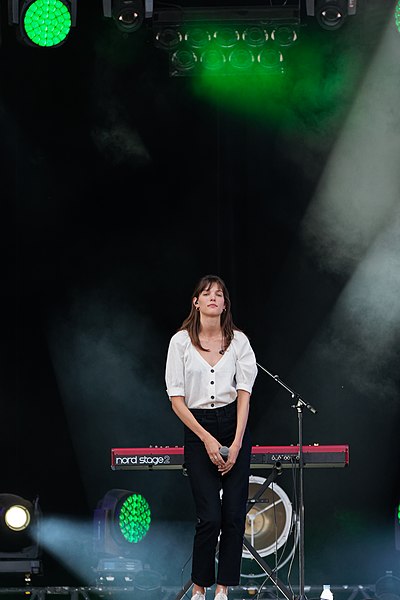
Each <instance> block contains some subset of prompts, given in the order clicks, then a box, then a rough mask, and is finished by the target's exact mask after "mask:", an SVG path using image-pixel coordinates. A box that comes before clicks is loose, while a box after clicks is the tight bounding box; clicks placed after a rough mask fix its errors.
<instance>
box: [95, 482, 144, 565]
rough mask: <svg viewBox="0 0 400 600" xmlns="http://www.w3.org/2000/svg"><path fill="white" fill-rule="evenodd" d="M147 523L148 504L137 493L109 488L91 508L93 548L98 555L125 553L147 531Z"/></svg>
mask: <svg viewBox="0 0 400 600" xmlns="http://www.w3.org/2000/svg"><path fill="white" fill-rule="evenodd" d="M150 524H151V511H150V506H149V503H148V502H147V500H146V499H145V498H144V497H143V496H142V495H141V494H139V493H137V492H133V491H130V490H123V489H112V490H109V491H108V492H107V493H106V494H105V496H104V497H103V498H102V499H101V500H100V501H99V502H98V504H97V508H96V509H95V511H94V547H95V550H96V552H97V553H98V554H99V555H100V556H105V555H107V556H125V557H129V556H130V554H131V552H132V548H133V546H134V544H137V543H138V542H140V541H141V540H142V539H143V538H144V537H145V536H146V534H147V533H148V531H149V529H150Z"/></svg>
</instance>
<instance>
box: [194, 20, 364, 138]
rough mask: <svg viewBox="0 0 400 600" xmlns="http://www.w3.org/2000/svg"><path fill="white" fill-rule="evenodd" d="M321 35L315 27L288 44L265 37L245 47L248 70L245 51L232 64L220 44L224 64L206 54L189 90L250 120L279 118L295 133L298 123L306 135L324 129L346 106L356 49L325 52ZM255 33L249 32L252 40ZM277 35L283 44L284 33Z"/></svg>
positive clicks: (352, 85) (353, 80)
mask: <svg viewBox="0 0 400 600" xmlns="http://www.w3.org/2000/svg"><path fill="white" fill-rule="evenodd" d="M268 33H269V32H268ZM269 35H270V34H269ZM324 35H325V32H324V31H322V32H320V31H318V30H317V31H316V32H315V33H313V34H312V35H311V36H310V35H309V36H308V37H302V36H301V35H299V37H298V38H297V39H296V40H295V42H294V43H293V44H292V45H291V46H290V47H287V46H284V45H281V44H279V43H278V42H277V41H272V40H271V38H270V37H269V39H267V41H266V43H264V44H263V45H262V47H261V48H260V47H256V48H251V47H250V48H249V49H250V50H251V51H252V52H253V54H254V56H255V61H254V62H253V63H252V66H250V68H249V69H245V68H244V67H245V65H246V64H247V61H246V60H245V55H243V56H242V57H241V58H242V63H241V64H242V65H243V69H239V68H236V69H235V68H233V66H232V64H231V62H229V54H230V52H232V50H231V51H230V52H229V51H225V50H222V49H220V51H222V52H223V53H224V54H225V55H226V62H225V64H221V63H222V62H223V59H222V60H221V59H220V58H219V56H220V55H217V54H212V55H211V56H210V58H211V60H210V65H209V68H206V61H205V60H203V59H201V64H202V66H203V68H201V69H198V70H197V76H196V77H193V78H192V86H193V91H194V93H196V95H197V96H198V97H200V98H203V99H207V100H208V101H209V102H211V103H213V104H216V105H219V106H221V107H223V109H224V110H227V111H229V112H231V113H237V114H239V115H243V116H246V118H249V119H254V121H255V122H256V121H257V122H259V121H260V120H261V121H262V122H265V123H276V124H277V123H279V124H280V126H281V127H282V128H283V129H285V130H287V131H295V132H297V131H298V130H299V126H300V127H301V130H302V131H303V132H304V134H305V135H308V136H310V137H312V136H313V135H315V133H316V132H318V131H321V128H322V129H323V130H324V131H328V130H329V129H330V128H335V127H336V125H337V123H338V122H339V121H340V119H341V118H342V117H343V115H344V114H345V113H346V111H347V110H348V109H349V106H350V105H351V101H352V95H353V93H354V89H355V85H356V83H357V70H358V68H359V62H358V60H359V58H360V57H359V55H357V54H356V52H354V53H351V52H348V53H342V54H340V53H339V54H336V55H334V56H333V55H332V53H330V54H328V53H327V50H326V48H325V46H324V44H325V38H324V37H323V36H324ZM259 37H260V34H259V33H256V32H255V33H254V38H255V40H257V39H259ZM274 37H276V36H274ZM283 38H284V39H283V41H284V43H286V41H287V39H288V38H289V35H288V36H286V37H285V36H283ZM242 43H243V42H241V43H240V44H239V45H238V47H240V46H241V45H242ZM327 55H328V59H327ZM206 56H207V55H206ZM214 63H215V65H214ZM249 63H250V61H249ZM213 66H215V69H214V70H213V69H212V67H213ZM225 75H226V76H225ZM228 75H229V76H228Z"/></svg>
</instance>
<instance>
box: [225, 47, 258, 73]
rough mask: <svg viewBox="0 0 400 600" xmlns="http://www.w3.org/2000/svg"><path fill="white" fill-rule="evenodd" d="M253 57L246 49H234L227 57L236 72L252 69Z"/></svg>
mask: <svg viewBox="0 0 400 600" xmlns="http://www.w3.org/2000/svg"><path fill="white" fill-rule="evenodd" d="M253 62H254V56H253V53H252V51H251V50H249V49H248V48H234V49H233V50H232V52H231V53H230V55H229V63H230V64H231V66H232V67H233V68H234V69H236V70H238V71H246V70H247V69H250V67H252V65H253Z"/></svg>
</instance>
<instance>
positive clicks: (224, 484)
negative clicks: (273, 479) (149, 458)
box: [185, 402, 251, 587]
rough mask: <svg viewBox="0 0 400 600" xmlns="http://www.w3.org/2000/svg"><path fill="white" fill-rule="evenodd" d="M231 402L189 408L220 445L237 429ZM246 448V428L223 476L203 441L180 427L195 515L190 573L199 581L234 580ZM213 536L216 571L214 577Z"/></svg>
mask: <svg viewBox="0 0 400 600" xmlns="http://www.w3.org/2000/svg"><path fill="white" fill-rule="evenodd" d="M236 408H237V405H236V402H234V403H232V404H229V405H228V406H224V407H221V408H215V409H193V410H192V411H191V412H192V413H193V415H194V416H195V418H196V419H197V420H198V421H199V423H200V424H201V425H202V426H203V427H204V429H206V430H207V431H209V432H210V433H211V434H212V435H213V436H214V437H215V438H216V439H217V440H218V441H219V442H220V443H221V444H222V445H223V446H230V445H231V443H232V442H233V439H234V437H235V433H236ZM250 454H251V439H250V433H249V431H248V428H246V431H245V434H244V436H243V442H242V448H241V449H240V452H239V455H238V458H237V461H236V463H235V465H234V466H233V467H232V469H231V470H230V471H229V472H228V473H227V474H226V475H224V476H222V475H220V473H219V472H218V468H217V467H216V465H214V464H213V463H212V462H211V460H210V459H209V457H208V454H207V452H206V449H205V446H204V444H203V442H202V441H201V440H200V439H199V438H198V437H197V436H196V435H195V434H194V433H193V432H192V431H191V430H190V429H189V428H188V427H185V464H186V467H187V472H188V476H189V481H190V485H191V489H192V494H193V498H194V502H195V507H196V515H197V524H196V530H195V536H194V540H193V558H192V576H191V578H192V582H193V583H195V584H197V585H199V586H204V587H210V586H212V585H213V584H214V583H215V581H217V583H219V584H221V585H226V586H235V585H238V584H239V581H240V570H241V569H240V568H241V559H242V549H243V535H244V530H245V522H246V506H247V499H248V493H249V475H250ZM221 489H222V499H221V495H220V492H221ZM218 538H219V553H218V572H217V579H216V580H215V568H216V561H215V552H216V547H217V543H218Z"/></svg>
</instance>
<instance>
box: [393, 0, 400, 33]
mask: <svg viewBox="0 0 400 600" xmlns="http://www.w3.org/2000/svg"><path fill="white" fill-rule="evenodd" d="M394 20H395V23H396V27H397V29H398V31H399V33H400V0H399V2H398V3H397V6H396V9H395V11H394Z"/></svg>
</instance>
